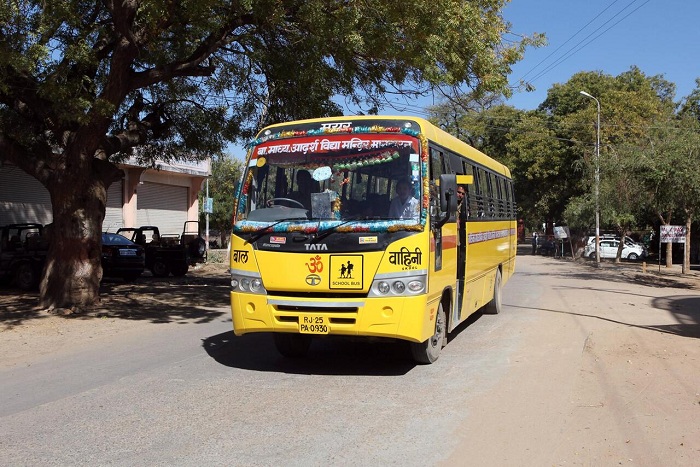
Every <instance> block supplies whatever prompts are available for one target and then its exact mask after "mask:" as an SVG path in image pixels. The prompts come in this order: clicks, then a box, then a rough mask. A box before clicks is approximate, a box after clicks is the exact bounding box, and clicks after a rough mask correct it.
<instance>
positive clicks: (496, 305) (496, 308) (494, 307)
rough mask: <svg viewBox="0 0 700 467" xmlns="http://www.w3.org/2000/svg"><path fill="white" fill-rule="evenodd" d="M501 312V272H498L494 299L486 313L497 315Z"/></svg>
mask: <svg viewBox="0 0 700 467" xmlns="http://www.w3.org/2000/svg"><path fill="white" fill-rule="evenodd" d="M500 312H501V270H500V269H498V270H496V280H495V281H494V283H493V298H492V299H491V301H490V302H488V303H487V304H486V306H485V307H484V313H486V314H488V315H497V314H498V313H500Z"/></svg>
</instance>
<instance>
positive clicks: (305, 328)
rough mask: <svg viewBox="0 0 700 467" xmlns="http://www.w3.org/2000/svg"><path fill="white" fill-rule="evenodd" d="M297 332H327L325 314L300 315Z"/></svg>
mask: <svg viewBox="0 0 700 467" xmlns="http://www.w3.org/2000/svg"><path fill="white" fill-rule="evenodd" d="M299 332H300V333H301V334H328V332H329V328H328V320H327V319H326V317H325V316H317V315H300V316H299Z"/></svg>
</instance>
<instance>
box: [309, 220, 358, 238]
mask: <svg viewBox="0 0 700 467" xmlns="http://www.w3.org/2000/svg"><path fill="white" fill-rule="evenodd" d="M363 220H367V218H366V217H355V218H353V219H348V220H346V221H343V222H341V223H340V224H338V225H334V226H333V227H328V228H327V229H325V230H322V231H320V232H317V233H316V237H315V238H314V239H313V240H312V242H313V243H315V242H317V241H319V240H321V239H322V238H326V237H327V236H329V235H330V234H332V233H334V232H336V230H337V229H338V227H341V226H343V225H347V224H351V223H353V222H359V221H363Z"/></svg>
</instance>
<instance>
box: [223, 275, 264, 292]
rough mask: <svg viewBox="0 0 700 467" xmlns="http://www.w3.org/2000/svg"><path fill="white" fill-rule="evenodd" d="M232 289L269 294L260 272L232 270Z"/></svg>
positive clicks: (234, 290)
mask: <svg viewBox="0 0 700 467" xmlns="http://www.w3.org/2000/svg"><path fill="white" fill-rule="evenodd" d="M231 291H233V292H247V293H254V294H261V295H267V290H265V286H264V285H263V282H262V279H261V278H260V274H256V273H251V272H248V271H239V270H233V269H232V270H231Z"/></svg>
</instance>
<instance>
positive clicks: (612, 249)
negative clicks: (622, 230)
mask: <svg viewBox="0 0 700 467" xmlns="http://www.w3.org/2000/svg"><path fill="white" fill-rule="evenodd" d="M619 246H620V241H619V240H614V239H607V238H606V239H601V240H600V257H601V258H616V257H617V249H618V247H619ZM583 255H584V256H586V257H588V258H591V259H595V238H594V239H593V242H589V243H588V245H586V248H585V249H584V250H583ZM646 256H647V251H646V249H645V248H644V246H642V245H640V244H638V243H635V242H632V241H630V242H627V241H625V246H624V247H623V248H622V255H621V257H622V258H623V259H631V260H635V259H639V258H645V257H646Z"/></svg>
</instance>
